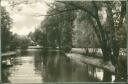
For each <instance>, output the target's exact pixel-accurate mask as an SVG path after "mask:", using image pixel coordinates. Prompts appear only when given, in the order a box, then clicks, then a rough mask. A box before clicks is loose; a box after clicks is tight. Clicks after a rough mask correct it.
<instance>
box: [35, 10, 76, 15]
mask: <svg viewBox="0 0 128 84" xmlns="http://www.w3.org/2000/svg"><path fill="white" fill-rule="evenodd" d="M74 10H78V9H77V8H72V9H66V10H58V13H54V14H46V15H42V14H41V15H37V17H38V16H54V15H58V14H62V13H64V12H67V11H74ZM33 16H36V15H33Z"/></svg>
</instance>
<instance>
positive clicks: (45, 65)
mask: <svg viewBox="0 0 128 84" xmlns="http://www.w3.org/2000/svg"><path fill="white" fill-rule="evenodd" d="M103 72H104V71H103V70H102V69H99V68H96V67H92V66H90V65H86V64H84V65H82V64H78V63H76V62H75V61H73V60H71V59H69V58H68V57H67V56H66V55H64V54H62V53H59V52H43V51H42V50H41V49H28V50H26V51H23V52H21V54H19V55H18V56H17V57H15V58H14V60H13V66H11V67H2V82H4V83H43V82H100V81H103V80H104V79H103V75H104V74H103ZM114 79H115V76H114V75H111V78H107V80H108V81H114Z"/></svg>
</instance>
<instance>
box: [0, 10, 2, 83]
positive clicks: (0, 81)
mask: <svg viewBox="0 0 128 84" xmlns="http://www.w3.org/2000/svg"><path fill="white" fill-rule="evenodd" d="M1 83H2V80H1V8H0V84H1Z"/></svg>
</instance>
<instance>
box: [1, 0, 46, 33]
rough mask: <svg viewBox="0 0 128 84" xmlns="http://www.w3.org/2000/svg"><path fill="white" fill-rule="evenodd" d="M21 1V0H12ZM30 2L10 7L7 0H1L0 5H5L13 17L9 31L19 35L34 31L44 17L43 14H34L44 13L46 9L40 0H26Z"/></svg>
mask: <svg viewBox="0 0 128 84" xmlns="http://www.w3.org/2000/svg"><path fill="white" fill-rule="evenodd" d="M13 1H23V0H13ZM28 1H29V2H31V4H25V3H21V4H19V5H17V6H16V7H14V8H12V7H11V6H10V4H9V1H8V0H2V2H1V4H2V6H5V7H6V9H7V11H8V12H9V13H10V17H11V18H12V19H13V24H12V25H13V27H12V29H11V31H12V32H13V33H17V34H19V35H27V34H28V33H29V32H31V31H34V30H35V28H36V27H37V26H38V25H40V22H41V21H42V20H43V19H44V16H41V17H35V16H36V15H41V14H43V15H44V14H46V12H47V11H48V7H47V5H46V4H45V3H44V2H43V1H42V0H38V1H37V2H35V0H28Z"/></svg>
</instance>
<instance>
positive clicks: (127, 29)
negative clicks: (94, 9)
mask: <svg viewBox="0 0 128 84" xmlns="http://www.w3.org/2000/svg"><path fill="white" fill-rule="evenodd" d="M55 1H119V0H55ZM120 1H126V31H127V48H126V49H127V76H128V0H120ZM0 2H1V0H0ZM0 6H1V4H0ZM1 77H2V75H1V7H0V84H2V79H1ZM54 83H55V84H60V83H61V84H65V83H66V84H83V83H84V84H85V83H87V84H89V83H90V84H99V83H100V84H101V83H116V84H118V83H128V77H127V82H44V83H36V84H54ZM3 84H10V83H3ZM13 84H34V83H13Z"/></svg>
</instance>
